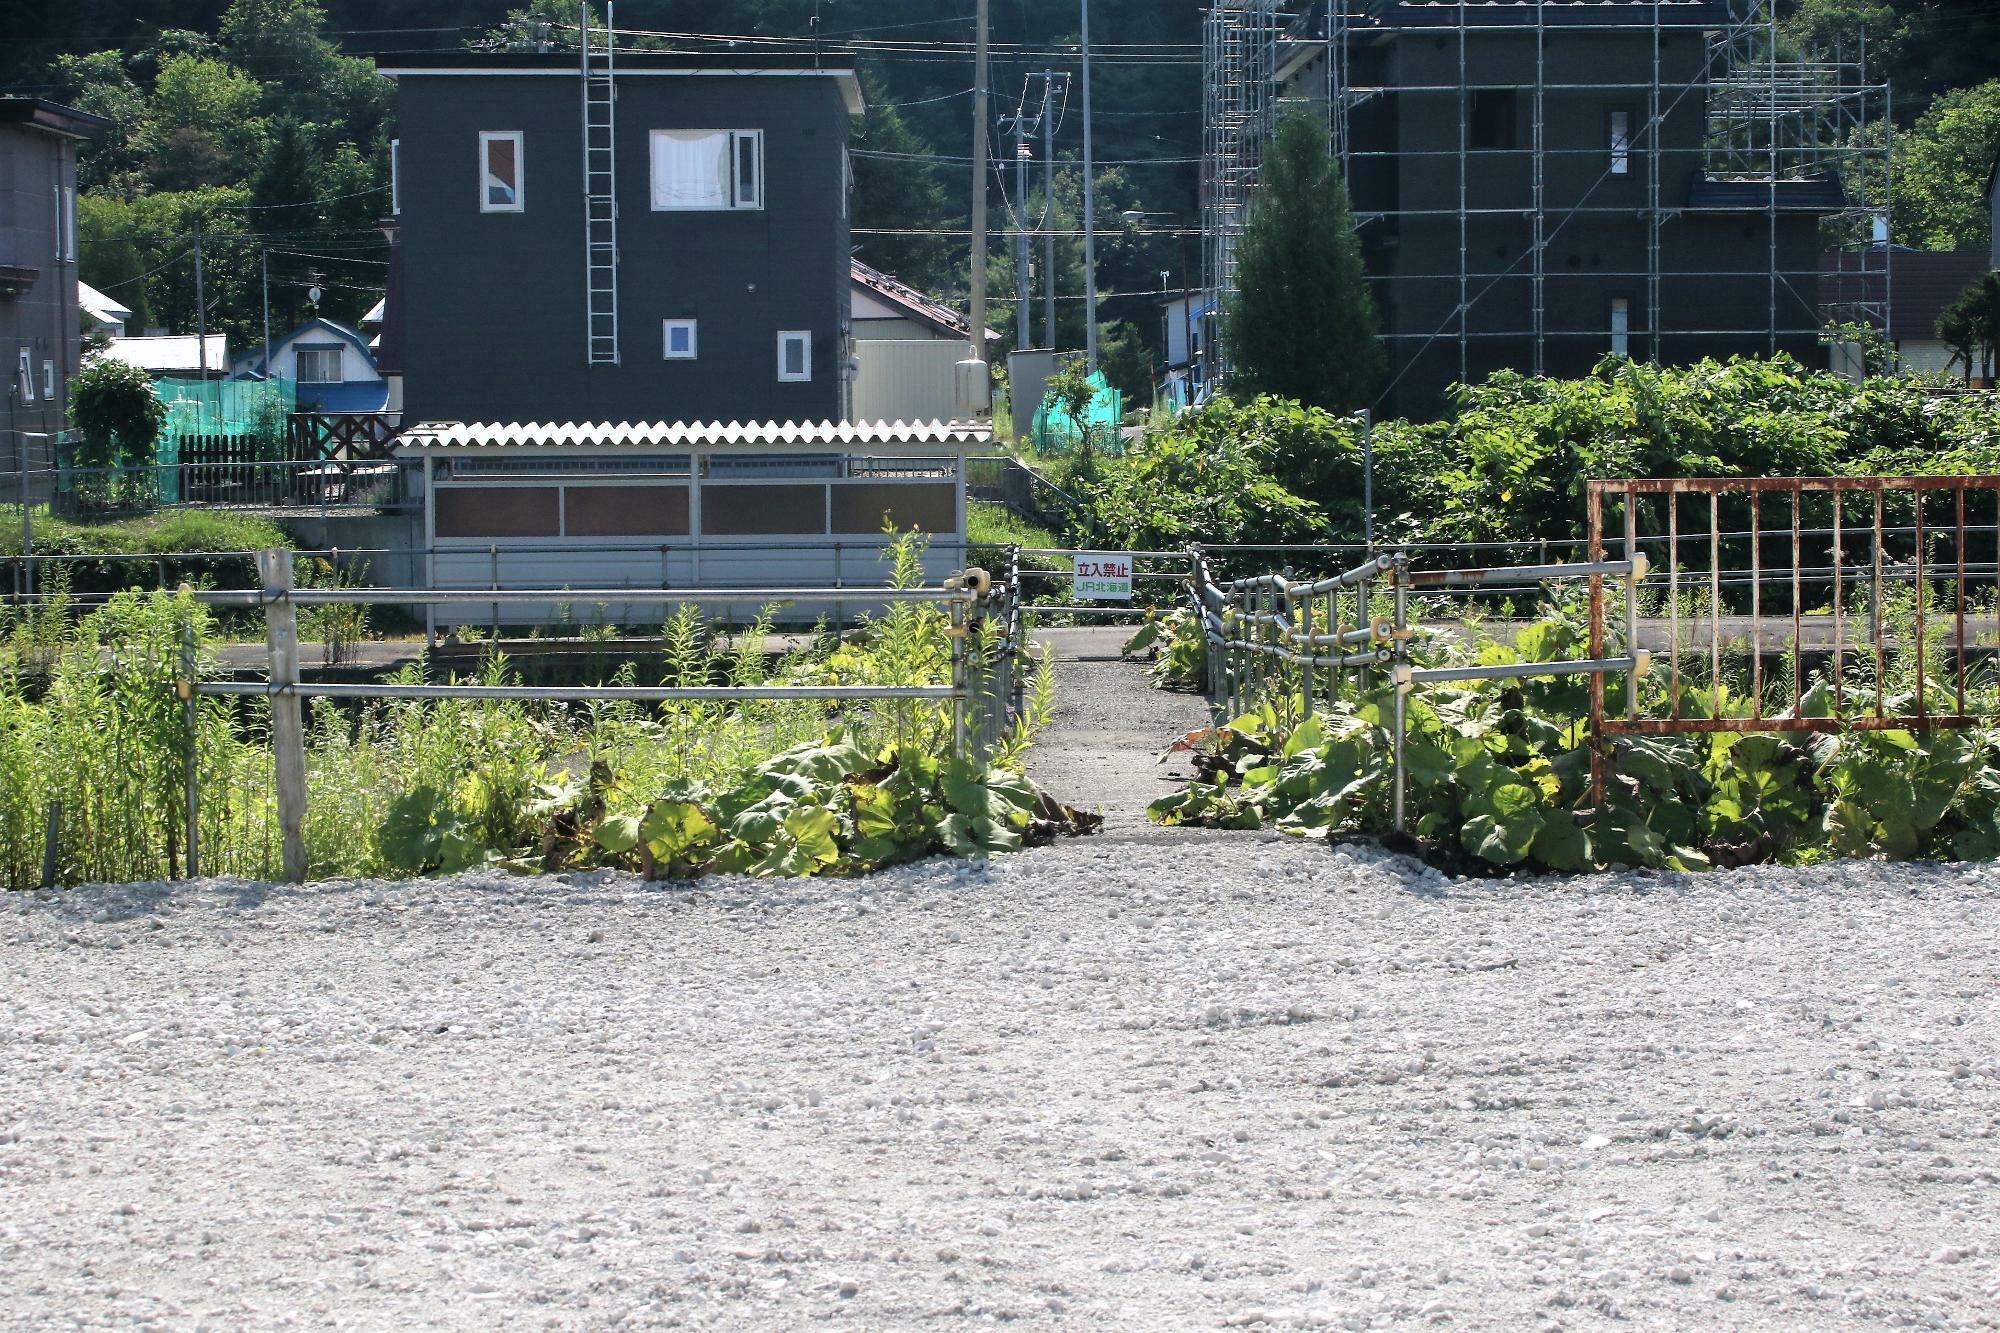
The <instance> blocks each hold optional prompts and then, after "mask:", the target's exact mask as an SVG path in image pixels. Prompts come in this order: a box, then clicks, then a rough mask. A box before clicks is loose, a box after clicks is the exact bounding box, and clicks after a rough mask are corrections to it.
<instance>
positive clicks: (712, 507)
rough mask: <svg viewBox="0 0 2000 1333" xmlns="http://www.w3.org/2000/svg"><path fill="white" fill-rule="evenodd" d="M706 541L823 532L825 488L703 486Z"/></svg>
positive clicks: (702, 503) (702, 502)
mask: <svg viewBox="0 0 2000 1333" xmlns="http://www.w3.org/2000/svg"><path fill="white" fill-rule="evenodd" d="M701 531H702V535H704V536H707V537H748V536H762V535H764V534H770V535H772V536H792V535H795V534H799V533H820V532H825V531H826V487H825V486H704V487H702V488H701Z"/></svg>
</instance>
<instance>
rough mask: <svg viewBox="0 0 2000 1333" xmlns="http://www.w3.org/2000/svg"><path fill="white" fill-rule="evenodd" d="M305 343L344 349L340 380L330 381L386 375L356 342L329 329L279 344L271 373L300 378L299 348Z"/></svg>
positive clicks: (361, 380) (370, 380) (375, 378)
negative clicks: (380, 371)
mask: <svg viewBox="0 0 2000 1333" xmlns="http://www.w3.org/2000/svg"><path fill="white" fill-rule="evenodd" d="M301 346H306V347H316V348H317V347H326V348H333V347H338V348H339V349H340V374H339V376H338V377H337V378H336V379H334V380H331V381H327V382H329V383H335V384H354V383H368V384H374V383H377V382H379V381H380V380H381V378H382V376H381V375H379V374H377V373H376V370H375V367H374V365H373V364H372V363H371V362H370V361H369V360H368V358H367V357H366V356H365V355H363V354H362V353H361V351H360V350H359V349H358V348H356V347H355V346H354V344H353V343H350V342H348V341H347V340H346V339H345V338H342V337H341V336H340V335H339V334H337V333H330V332H328V331H327V330H325V329H314V330H312V331H310V332H308V333H304V334H301V335H300V336H299V337H297V338H292V339H288V340H286V341H285V342H281V343H279V344H278V349H277V350H276V351H274V352H273V353H271V373H272V374H274V375H280V376H282V377H284V378H285V379H289V380H293V381H296V380H297V379H298V377H299V357H298V349H299V348H300V347H301Z"/></svg>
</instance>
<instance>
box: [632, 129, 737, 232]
mask: <svg viewBox="0 0 2000 1333" xmlns="http://www.w3.org/2000/svg"><path fill="white" fill-rule="evenodd" d="M651 143H652V168H653V181H652V199H653V211H654V212H656V213H660V212H705V211H716V210H728V209H757V208H762V207H763V206H764V132H763V131H762V130H654V131H653V132H652V136H651Z"/></svg>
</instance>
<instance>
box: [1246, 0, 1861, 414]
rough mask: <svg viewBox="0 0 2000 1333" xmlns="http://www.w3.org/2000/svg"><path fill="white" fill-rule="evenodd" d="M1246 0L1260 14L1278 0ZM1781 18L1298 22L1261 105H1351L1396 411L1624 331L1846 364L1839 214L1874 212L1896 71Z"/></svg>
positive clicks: (1387, 11)
mask: <svg viewBox="0 0 2000 1333" xmlns="http://www.w3.org/2000/svg"><path fill="white" fill-rule="evenodd" d="M1238 7H1239V8H1241V9H1243V10H1244V11H1245V13H1246V14H1247V15H1248V17H1245V18H1240V19H1239V20H1238V27H1237V30H1241V29H1242V28H1244V27H1245V26H1246V25H1252V32H1253V35H1254V21H1256V18H1257V12H1262V10H1261V7H1259V6H1254V5H1242V6H1238ZM1253 11H1256V12H1253ZM1765 41H1766V37H1765V34H1764V29H1763V28H1761V27H1756V26H1754V25H1747V24H1746V23H1745V22H1744V21H1743V20H1742V19H1741V18H1740V17H1739V16H1738V12H1737V9H1736V8H1734V7H1732V6H1731V5H1729V4H1726V3H1722V0H1659V3H1653V2H1652V0H1593V2H1591V3H1576V2H1574V0H1524V2H1522V3H1493V2H1491V0H1467V2H1466V3H1463V4H1458V3H1426V2H1421V0H1337V2H1336V4H1335V5H1334V6H1332V7H1331V9H1329V7H1328V6H1327V5H1325V4H1320V5H1316V6H1313V7H1311V8H1310V10H1309V11H1308V13H1307V14H1306V15H1305V16H1304V17H1302V18H1301V19H1300V20H1299V21H1298V22H1296V23H1295V24H1294V25H1293V26H1292V27H1291V28H1290V29H1289V31H1287V32H1286V33H1285V34H1284V35H1283V36H1281V37H1279V38H1278V39H1277V41H1276V42H1275V43H1274V47H1275V53H1274V55H1273V57H1272V58H1271V68H1270V73H1269V76H1268V79H1269V84H1270V85H1271V86H1272V87H1273V88H1274V90H1275V94H1276V98H1277V102H1276V103H1275V104H1273V105H1269V106H1267V107H1264V108H1262V109H1261V110H1260V112H1259V114H1261V115H1265V116H1268V117H1270V118H1272V119H1275V117H1276V115H1277V114H1279V113H1280V112H1281V111H1282V108H1283V104H1284V103H1286V102H1293V103H1299V104H1310V105H1314V106H1315V107H1317V108H1319V109H1322V110H1325V109H1329V108H1330V109H1331V115H1330V118H1329V123H1330V126H1331V128H1332V131H1333V133H1334V136H1335V143H1336V147H1337V149H1338V150H1339V151H1340V153H1341V156H1342V160H1343V165H1344V167H1345V169H1346V173H1347V180H1348V184H1349V189H1350V192H1351V195H1352V198H1353V203H1354V210H1355V216H1356V221H1357V226H1358V227H1359V230H1360V236H1361V238H1362V243H1363V251H1364V255H1365V257H1366V262H1367V267H1368V271H1369V274H1370V276H1371V278H1372V279H1373V284H1372V285H1373V289H1374V292H1375V297H1376V301H1377V304H1378V307H1379V310H1380V314H1381V320H1382V336H1383V340H1384V346H1385V348H1386V350H1387V352H1388V358H1389V364H1390V375H1391V382H1392V385H1393V387H1392V390H1391V392H1390V394H1389V397H1388V400H1387V402H1386V403H1385V404H1383V410H1387V411H1392V412H1395V413H1398V414H1411V415H1419V416H1424V415H1431V414H1434V413H1435V412H1436V411H1438V410H1439V408H1440V406H1441V405H1442V398H1443V394H1444V391H1445V389H1446V388H1447V386H1449V385H1451V384H1452V383H1454V382H1459V381H1471V382H1476V381H1478V380H1480V379H1483V378H1484V377H1485V376H1486V375H1488V374H1490V373H1491V372H1493V371H1495V370H1499V369H1503V368H1511V369H1515V370H1520V371H1523V372H1531V373H1546V374H1550V375H1560V376H1574V375H1579V374H1583V373H1586V372H1587V371H1588V370H1589V369H1590V368H1591V367H1592V366H1593V365H1594V364H1595V363H1597V362H1598V361H1599V360H1600V359H1601V358H1603V357H1604V356H1605V354H1607V353H1610V352H1620V353H1625V354H1628V355H1630V356H1632V357H1634V358H1635V359H1640V360H1655V361H1660V362H1666V363H1674V362H1685V361H1689V360H1695V359H1699V358H1701V357H1705V356H1717V357H1724V356H1729V355H1732V354H1738V353H1741V354H1754V355H1759V356H1762V355H1768V354H1770V353H1772V352H1789V353H1791V354H1793V355H1795V356H1797V357H1799V358H1800V359H1801V360H1803V361H1806V362H1807V363H1808V364H1814V363H1821V364H1823V360H1824V352H1823V350H1822V349H1821V347H1820V337H1819V333H1820V314H1819V309H1818V306H1819V302H1818V299H1817V284H1818V269H1819V257H1820V253H1821V250H1822V248H1823V245H1822V223H1823V222H1824V221H1825V220H1827V219H1828V218H1830V217H1834V216H1838V215H1847V216H1855V215H1857V214H1859V213H1860V212H1861V211H1862V207H1863V206H1862V204H1861V202H1860V201H1859V200H1858V199H1856V198H1854V197H1851V195H1850V192H1849V190H1848V189H1847V188H1846V187H1845V186H1844V184H1843V177H1845V179H1846V181H1847V182H1849V183H1852V182H1855V181H1865V182H1867V183H1869V184H1870V185H1876V186H1879V184H1880V182H1881V179H1882V175H1881V173H1880V172H1879V171H1878V170H1876V168H1877V167H1878V166H1879V165H1880V164H1878V163H1874V162H1861V161H1858V160H1857V161H1854V162H1850V161H1848V160H1847V159H1846V158H1844V157H1843V156H1842V154H1843V152H1846V151H1848V150H1847V149H1846V148H1845V147H1844V145H1847V144H1861V143H1864V142H1866V141H1868V139H1869V137H1870V136H1867V135H1866V134H1864V133H1863V132H1862V126H1863V125H1864V123H1865V117H1866V116H1867V115H1868V114H1869V113H1868V108H1867V105H1866V97H1867V96H1873V95H1874V94H1875V92H1876V91H1877V90H1874V89H1865V88H1863V87H1862V80H1861V79H1860V78H1859V77H1850V76H1847V75H1845V74H1844V73H1841V74H1835V73H1829V72H1827V71H1828V70H1829V69H1831V67H1830V66H1820V65H1793V64H1791V63H1790V62H1789V61H1787V60H1780V59H1779V58H1778V57H1777V56H1773V55H1771V54H1770V53H1769V51H1768V47H1767V46H1764V45H1761V43H1764V42H1765ZM1215 63H1216V62H1215V60H1214V58H1212V59H1211V65H1212V66H1213V65H1214V64H1215ZM1239 82H1240V80H1239ZM1211 86H1212V88H1213V87H1220V88H1221V89H1222V90H1223V91H1225V92H1226V91H1227V89H1228V87H1229V86H1230V85H1228V84H1226V83H1225V84H1219V85H1218V83H1217V81H1216V80H1215V79H1214V78H1213V77H1212V78H1211ZM1214 95H1215V94H1212V96H1214ZM1224 109H1225V111H1226V109H1227V107H1226V105H1225V107H1224ZM1879 137H1880V136H1874V139H1875V140H1876V141H1878V142H1879ZM1224 147H1227V145H1226V144H1225V145H1224ZM1853 151H1854V152H1856V153H1859V152H1860V151H1862V150H1861V149H1859V148H1856V149H1854V150H1853ZM1211 160H1212V161H1217V160H1219V161H1220V162H1221V167H1220V168H1219V169H1215V170H1212V175H1213V176H1214V177H1215V180H1216V182H1217V183H1219V184H1220V185H1222V186H1227V185H1228V184H1230V181H1231V178H1230V177H1229V176H1228V175H1227V174H1226V173H1227V170H1228V168H1229V165H1230V161H1229V159H1228V157H1227V156H1220V157H1219V158H1218V154H1217V153H1216V150H1215V149H1213V148H1212V149H1211ZM1871 173H1872V174H1871ZM1210 190H1211V195H1212V196H1214V195H1215V194H1216V193H1217V187H1216V185H1215V184H1212V185H1211V186H1210Z"/></svg>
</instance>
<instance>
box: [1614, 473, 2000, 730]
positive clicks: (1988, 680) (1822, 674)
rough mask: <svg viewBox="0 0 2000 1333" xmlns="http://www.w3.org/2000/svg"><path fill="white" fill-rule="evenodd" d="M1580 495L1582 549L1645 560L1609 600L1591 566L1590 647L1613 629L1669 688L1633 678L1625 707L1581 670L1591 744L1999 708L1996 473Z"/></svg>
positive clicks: (1695, 484)
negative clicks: (1643, 581) (1640, 572)
mask: <svg viewBox="0 0 2000 1333" xmlns="http://www.w3.org/2000/svg"><path fill="white" fill-rule="evenodd" d="M1588 505H1589V512H1588V521H1589V542H1590V559H1591V560H1592V561H1601V560H1603V559H1604V554H1605V551H1606V549H1607V547H1609V546H1612V545H1615V546H1617V547H1618V549H1619V551H1620V553H1621V554H1622V555H1623V557H1624V558H1625V559H1628V560H1630V559H1634V558H1637V557H1645V558H1646V559H1647V560H1648V561H1649V562H1650V564H1651V566H1652V569H1653V570H1654V571H1655V572H1654V574H1653V577H1652V579H1651V581H1650V582H1649V584H1648V586H1647V588H1646V590H1645V591H1644V592H1643V593H1635V594H1634V598H1636V599H1637V601H1636V602H1635V600H1634V598H1627V599H1626V600H1625V603H1624V605H1622V606H1615V605H1613V604H1612V603H1613V598H1612V596H1610V595H1607V594H1608V592H1609V593H1615V592H1616V591H1617V590H1616V589H1615V588H1612V589H1607V586H1606V581H1605V580H1604V579H1603V578H1601V577H1594V578H1593V579H1592V580H1591V586H1590V655H1591V656H1592V657H1602V656H1603V655H1604V647H1605V644H1606V643H1607V641H1609V640H1610V639H1612V638H1613V637H1618V636H1620V635H1622V637H1624V639H1625V641H1626V651H1628V652H1629V651H1633V650H1635V649H1643V650H1647V651H1648V652H1649V653H1650V655H1651V656H1652V657H1653V658H1654V660H1655V663H1656V665H1655V671H1656V672H1658V673H1660V675H1661V676H1663V677H1664V685H1665V688H1664V691H1647V692H1646V693H1645V695H1644V697H1643V698H1642V693H1641V691H1640V688H1639V683H1638V681H1637V680H1636V679H1628V683H1627V686H1626V690H1625V700H1624V707H1623V708H1622V709H1620V708H1616V707H1608V706H1607V704H1606V699H1605V689H1604V677H1603V675H1602V674H1598V675H1595V676H1593V677H1592V679H1591V699H1590V722H1591V733H1592V736H1593V737H1594V738H1595V739H1596V741H1597V742H1598V744H1599V747H1600V749H1601V746H1602V743H1603V739H1604V738H1605V737H1609V736H1617V735H1621V734H1626V735H1630V734H1656V735H1657V734H1689V733H1699V732H1721V731H1732V732H1839V731H1865V730H1909V731H1922V730H1928V729H1935V728H1946V727H1969V726H1979V725H1986V724H1990V723H1992V722H1994V721H1995V720H1996V711H1997V710H2000V704H1996V700H1995V697H1994V694H1993V690H1992V685H1993V683H1994V682H1993V680H1992V661H1993V652H1994V648H1995V646H1996V645H2000V562H1996V519H2000V476H1965V477H1738V478H1678V479H1662V478H1652V479H1623V480H1610V481H1593V482H1591V483H1590V485H1589V496H1588ZM1613 526H1615V527H1616V528H1617V529H1618V531H1616V532H1611V531H1609V530H1608V529H1609V528H1611V527H1613ZM1769 659H1776V660H1775V661H1774V662H1773V661H1771V660H1769Z"/></svg>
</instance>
